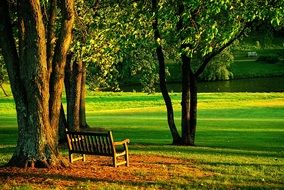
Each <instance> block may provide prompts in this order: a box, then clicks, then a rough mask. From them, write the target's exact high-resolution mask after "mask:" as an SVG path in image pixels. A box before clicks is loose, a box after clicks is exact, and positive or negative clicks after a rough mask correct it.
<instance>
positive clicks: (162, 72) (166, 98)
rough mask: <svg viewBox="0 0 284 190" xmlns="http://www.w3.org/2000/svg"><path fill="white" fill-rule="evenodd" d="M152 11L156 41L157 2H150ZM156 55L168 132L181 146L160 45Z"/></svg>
mask: <svg viewBox="0 0 284 190" xmlns="http://www.w3.org/2000/svg"><path fill="white" fill-rule="evenodd" d="M152 9H153V12H154V13H155V18H154V20H153V23H152V27H153V30H154V38H155V40H156V41H157V40H158V39H160V38H161V36H160V33H159V29H158V17H157V1H156V0H152ZM156 54H157V58H158V63H159V82H160V83H159V84H160V90H161V92H162V95H163V99H164V102H165V104H166V108H167V120H168V126H169V128H170V132H171V135H172V139H173V142H172V144H175V145H177V144H181V137H180V135H179V133H178V131H177V128H176V125H175V120H174V111H173V106H172V101H171V97H170V95H169V93H168V89H167V84H166V72H165V58H164V53H163V49H162V46H161V45H160V44H157V47H156Z"/></svg>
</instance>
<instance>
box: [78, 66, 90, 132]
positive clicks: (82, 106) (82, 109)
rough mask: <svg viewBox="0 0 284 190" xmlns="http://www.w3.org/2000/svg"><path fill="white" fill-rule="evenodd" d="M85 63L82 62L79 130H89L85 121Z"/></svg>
mask: <svg viewBox="0 0 284 190" xmlns="http://www.w3.org/2000/svg"><path fill="white" fill-rule="evenodd" d="M86 75H87V72H86V63H84V62H82V80H81V96H80V128H82V129H86V128H89V125H88V123H87V120H86V101H85V99H86Z"/></svg>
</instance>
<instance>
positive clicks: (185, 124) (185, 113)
mask: <svg viewBox="0 0 284 190" xmlns="http://www.w3.org/2000/svg"><path fill="white" fill-rule="evenodd" d="M189 82H190V59H189V58H188V57H187V56H186V55H184V54H182V98H181V108H182V110H181V112H182V114H181V127H182V143H183V144H184V145H190V122H189V121H190V104H189V103H190V101H189V98H190V89H189V87H190V85H189Z"/></svg>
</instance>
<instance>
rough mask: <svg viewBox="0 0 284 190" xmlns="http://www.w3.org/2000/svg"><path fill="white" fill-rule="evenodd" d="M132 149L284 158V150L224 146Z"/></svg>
mask: <svg viewBox="0 0 284 190" xmlns="http://www.w3.org/2000/svg"><path fill="white" fill-rule="evenodd" d="M132 145H133V146H130V150H135V151H150V152H157V153H164V154H173V155H174V154H175V153H179V154H180V153H181V154H191V155H193V154H201V155H202V154H203V155H206V156H210V155H211V156H213V155H221V154H223V155H230V156H250V157H271V158H272V159H273V160H274V159H276V160H277V158H284V152H273V151H272V152H268V151H255V150H246V149H241V148H238V149H233V148H223V147H221V148H220V147H201V146H194V147H192V146H174V145H157V144H152V145H150V144H147V145H145V144H132Z"/></svg>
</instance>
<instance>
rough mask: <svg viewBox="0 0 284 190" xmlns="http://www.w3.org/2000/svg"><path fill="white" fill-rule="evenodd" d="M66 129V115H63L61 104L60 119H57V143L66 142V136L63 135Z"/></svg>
mask: <svg viewBox="0 0 284 190" xmlns="http://www.w3.org/2000/svg"><path fill="white" fill-rule="evenodd" d="M66 129H68V126H67V120H66V117H65V112H64V108H63V104H61V109H60V119H59V129H58V134H59V139H58V143H59V144H63V143H65V142H66V137H65V130H66Z"/></svg>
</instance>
